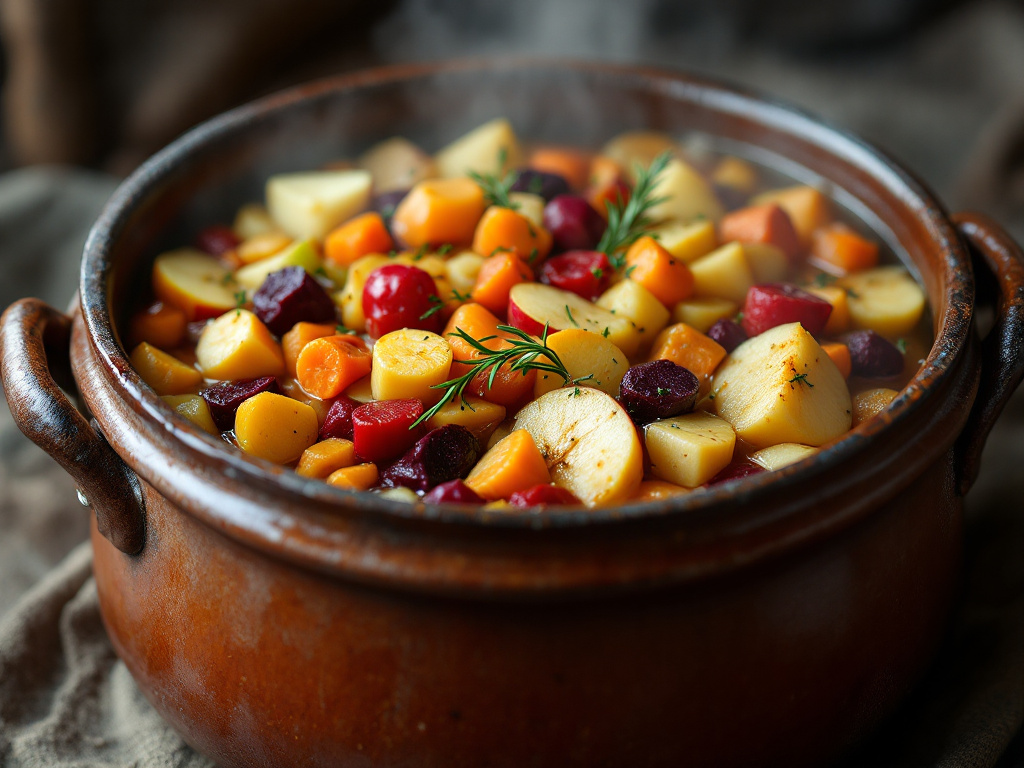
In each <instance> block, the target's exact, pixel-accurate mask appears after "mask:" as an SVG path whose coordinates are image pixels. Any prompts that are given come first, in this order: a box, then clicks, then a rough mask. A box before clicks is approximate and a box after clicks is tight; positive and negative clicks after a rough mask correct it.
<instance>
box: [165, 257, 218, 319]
mask: <svg viewBox="0 0 1024 768" xmlns="http://www.w3.org/2000/svg"><path fill="white" fill-rule="evenodd" d="M237 290H238V287H237V286H236V285H235V282H234V280H233V279H232V277H231V273H230V272H228V270H227V269H225V268H224V267H223V266H222V265H221V263H220V262H218V261H217V260H216V259H215V258H213V257H212V256H207V255H206V254H205V253H201V252H200V251H197V250H194V249H192V248H180V249H178V250H176V251H169V252H168V253H162V254H160V255H159V256H157V257H156V261H155V262H154V263H153V292H154V293H155V294H156V296H157V298H158V299H160V301H163V302H165V303H167V304H170V305H171V306H174V307H177V308H178V309H180V310H181V311H182V312H184V313H185V315H186V317H188V319H189V320H190V321H192V320H208V319H210V318H211V317H217V316H219V315H221V314H223V313H224V312H227V311H228V310H229V309H231V308H233V307H234V306H235V305H236V304H237V303H238V301H237V299H236V298H235V292H236V291H237Z"/></svg>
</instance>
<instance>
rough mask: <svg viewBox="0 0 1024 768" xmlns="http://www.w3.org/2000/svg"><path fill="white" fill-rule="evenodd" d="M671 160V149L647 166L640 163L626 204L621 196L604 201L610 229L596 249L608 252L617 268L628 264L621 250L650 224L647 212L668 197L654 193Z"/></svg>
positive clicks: (631, 242) (638, 236) (629, 244)
mask: <svg viewBox="0 0 1024 768" xmlns="http://www.w3.org/2000/svg"><path fill="white" fill-rule="evenodd" d="M671 159H672V153H671V152H663V153H662V154H660V155H658V156H657V157H656V158H654V160H653V161H651V164H650V165H649V166H648V167H647V168H641V167H639V166H638V167H637V172H636V184H635V185H634V186H633V192H632V194H631V195H630V196H629V202H627V203H623V202H622V200H621V198H620V199H619V200H618V201H616V202H615V203H611V202H609V203H606V204H605V205H606V206H607V207H608V228H607V229H605V231H604V235H602V237H601V241H600V242H599V243H598V244H597V249H596V250H598V251H601V252H602V253H605V254H607V256H608V258H609V260H611V262H612V266H614V267H615V268H616V269H622V267H623V266H625V263H626V260H625V256H624V255H623V254H621V253H619V252H620V251H623V250H625V249H626V248H628V247H629V246H631V245H632V244H633V243H634V242H636V241H637V240H638V239H639V238H640V236H641V235H642V234H643V232H644V229H646V228H647V227H648V226H649V225H650V224H651V220H650V218H649V217H648V215H647V214H648V212H649V211H650V210H651V208H653V207H654V206H655V205H658V204H659V203H662V202H664V201H665V200H666V199H667V198H665V197H654V195H653V193H654V187H655V184H656V183H657V180H658V176H660V175H661V172H662V171H664V170H665V167H666V166H667V165H668V162H669V160H671Z"/></svg>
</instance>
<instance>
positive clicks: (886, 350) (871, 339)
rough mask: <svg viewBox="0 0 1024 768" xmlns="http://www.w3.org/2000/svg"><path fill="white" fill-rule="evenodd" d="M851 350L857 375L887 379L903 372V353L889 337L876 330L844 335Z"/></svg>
mask: <svg viewBox="0 0 1024 768" xmlns="http://www.w3.org/2000/svg"><path fill="white" fill-rule="evenodd" d="M843 342H844V343H845V344H846V346H847V348H848V349H849V350H850V365H851V369H852V371H853V374H854V375H855V376H863V377H865V378H868V379H885V378H888V377H889V376H897V375H899V374H900V373H902V372H903V354H902V353H901V352H900V351H899V350H898V349H897V348H896V345H895V344H893V343H892V342H891V341H889V340H888V339H885V338H883V337H882V336H879V335H878V334H877V333H875V332H874V331H854V332H853V333H848V334H846V335H845V336H844V337H843Z"/></svg>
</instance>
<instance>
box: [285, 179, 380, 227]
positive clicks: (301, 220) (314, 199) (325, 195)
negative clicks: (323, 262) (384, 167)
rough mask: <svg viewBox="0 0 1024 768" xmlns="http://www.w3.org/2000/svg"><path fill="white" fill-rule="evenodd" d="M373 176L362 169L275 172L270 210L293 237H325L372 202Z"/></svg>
mask: <svg viewBox="0 0 1024 768" xmlns="http://www.w3.org/2000/svg"><path fill="white" fill-rule="evenodd" d="M372 184H373V179H372V177H371V176H370V174H369V173H367V172H366V171H361V170H344V171H309V172H306V173H288V174H281V175H279V176H271V177H270V179H269V180H268V181H267V190H266V194H267V210H268V211H269V213H270V216H271V218H272V219H273V220H274V221H275V222H277V223H278V224H279V225H280V226H281V229H283V230H284V231H285V232H287V233H288V234H289V235H291V236H292V237H294V238H296V239H298V240H302V239H305V238H310V237H313V238H317V239H322V238H323V237H324V235H326V234H327V233H328V232H330V231H331V230H332V229H334V228H335V227H336V226H338V225H339V224H340V223H341V222H343V221H345V220H346V219H350V218H352V217H353V216H354V215H355V214H357V213H359V212H360V211H361V210H363V209H364V208H365V207H366V206H367V205H368V204H369V202H370V187H371V186H372Z"/></svg>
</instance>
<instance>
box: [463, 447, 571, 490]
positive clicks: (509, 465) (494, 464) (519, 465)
mask: <svg viewBox="0 0 1024 768" xmlns="http://www.w3.org/2000/svg"><path fill="white" fill-rule="evenodd" d="M550 480H551V476H550V474H549V473H548V467H547V463H546V462H545V461H544V457H543V456H541V452H540V450H539V449H538V448H537V444H536V443H535V442H534V440H533V437H532V436H531V435H530V433H529V432H528V431H527V430H525V429H516V430H515V431H514V432H512V433H510V434H509V435H508V436H507V437H505V438H504V439H502V440H500V441H499V442H498V443H497V444H496V445H495V446H494V447H493V448H491V449H490V450H489V451H487V453H485V454H484V455H483V458H481V459H480V461H479V462H477V465H476V466H475V467H473V470H472V471H471V472H470V473H469V477H467V478H466V485H467V486H469V488H470V489H471V490H472V491H473V492H474V493H476V494H478V495H479V496H480V497H481V498H483V499H486V500H488V501H493V500H495V499H507V498H508V497H509V496H511V495H512V494H513V493H515V492H516V491H521V490H525V489H526V488H530V487H531V486H534V485H537V484H538V483H547V482H550Z"/></svg>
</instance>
